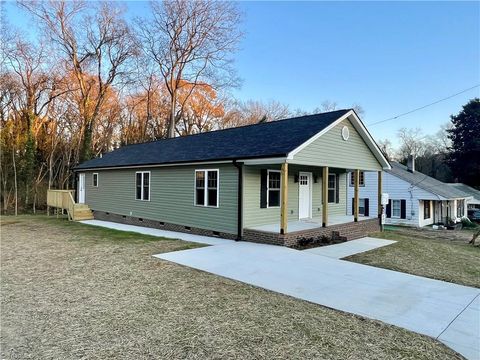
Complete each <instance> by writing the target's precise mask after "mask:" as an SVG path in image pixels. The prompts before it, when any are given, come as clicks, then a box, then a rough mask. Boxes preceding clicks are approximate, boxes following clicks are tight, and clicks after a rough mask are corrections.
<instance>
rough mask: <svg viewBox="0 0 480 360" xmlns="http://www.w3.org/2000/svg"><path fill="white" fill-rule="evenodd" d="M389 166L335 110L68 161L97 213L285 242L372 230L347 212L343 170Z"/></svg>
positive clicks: (355, 122)
mask: <svg viewBox="0 0 480 360" xmlns="http://www.w3.org/2000/svg"><path fill="white" fill-rule="evenodd" d="M389 167H390V166H389V164H388V161H387V160H386V159H385V158H384V156H383V155H382V153H381V151H380V150H379V148H378V146H377V145H376V144H375V142H374V140H373V139H372V137H371V136H370V134H369V133H368V131H367V129H366V128H365V126H364V124H363V123H362V121H361V120H360V119H359V118H358V116H357V115H356V113H355V112H354V111H353V110H339V111H333V112H328V113H322V114H317V115H309V116H302V117H297V118H291V119H286V120H279V121H274V122H268V123H260V124H256V125H248V126H243V127H238V128H233V129H226V130H219V131H212V132H209V133H202V134H196V135H191V136H185V137H178V138H173V139H165V140H158V141H153V142H148V143H142V144H134V145H128V146H124V147H122V148H120V149H117V150H115V151H112V152H110V153H107V154H105V155H104V156H103V157H101V158H97V159H93V160H90V161H87V162H85V163H82V164H80V165H79V166H78V167H76V168H75V171H76V173H77V194H76V195H77V202H79V203H82V204H86V205H88V207H89V208H90V209H91V210H92V211H93V215H94V217H95V218H97V219H101V220H108V221H115V222H122V223H127V224H134V225H140V226H151V227H157V228H164V229H168V230H175V231H188V232H194V233H198V234H203V235H210V236H220V237H225V238H231V239H238V240H248V241H256V242H266V243H272V244H279V245H287V246H291V245H295V244H296V242H297V241H298V240H299V239H300V238H302V237H305V236H319V235H332V234H334V235H340V236H345V237H347V238H348V239H351V238H356V237H360V236H364V235H365V233H366V232H368V231H373V230H376V229H377V228H378V226H379V218H378V216H377V214H375V215H374V216H371V217H368V218H362V217H360V216H359V215H358V211H357V212H354V215H353V216H351V215H347V214H348V213H349V212H348V211H347V210H348V206H349V205H350V206H351V203H350V204H349V203H348V201H347V174H348V172H351V171H363V172H365V171H373V172H377V173H379V174H381V171H382V170H383V169H388V168H389ZM379 179H380V183H379V186H378V189H379V192H380V191H381V176H380V177H379ZM357 207H358V200H357Z"/></svg>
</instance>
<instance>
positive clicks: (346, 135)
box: [342, 126, 350, 141]
mask: <svg viewBox="0 0 480 360" xmlns="http://www.w3.org/2000/svg"><path fill="white" fill-rule="evenodd" d="M349 137H350V131H349V130H348V127H346V126H344V127H343V128H342V138H343V140H345V141H347V140H348V138H349Z"/></svg>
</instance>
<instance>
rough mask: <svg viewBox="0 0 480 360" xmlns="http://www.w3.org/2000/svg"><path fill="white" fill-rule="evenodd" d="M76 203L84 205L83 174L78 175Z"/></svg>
mask: <svg viewBox="0 0 480 360" xmlns="http://www.w3.org/2000/svg"><path fill="white" fill-rule="evenodd" d="M78 202H79V203H80V204H85V173H80V174H78Z"/></svg>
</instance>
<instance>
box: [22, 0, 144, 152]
mask: <svg viewBox="0 0 480 360" xmlns="http://www.w3.org/2000/svg"><path fill="white" fill-rule="evenodd" d="M20 4H21V6H23V7H24V8H25V9H27V10H28V11H30V12H31V13H32V14H34V15H35V16H36V17H37V18H38V19H39V21H40V22H41V24H42V25H43V27H44V29H45V30H46V32H47V33H48V34H49V36H50V38H51V40H52V41H53V42H54V44H56V47H57V48H58V49H59V50H60V51H61V53H62V54H63V58H64V60H65V66H66V68H67V71H68V72H71V73H72V74H73V76H74V79H75V80H76V82H75V85H74V89H71V90H76V91H78V92H79V94H80V96H81V98H80V101H79V102H78V111H79V114H80V116H81V117H82V120H83V123H82V138H81V146H80V153H79V160H80V161H84V160H87V159H89V158H91V156H92V133H93V129H94V126H95V122H96V120H97V118H98V116H99V112H100V108H101V107H102V105H103V102H104V101H105V99H106V97H107V93H108V91H109V89H110V88H111V87H112V86H113V85H114V83H115V81H117V80H118V79H119V78H121V77H122V76H123V75H125V72H126V71H127V67H126V66H125V65H126V64H127V62H128V60H130V58H131V57H132V56H133V55H135V54H136V47H135V42H134V39H133V36H132V34H131V31H130V28H129V26H128V25H127V23H126V22H125V21H124V19H123V17H122V15H123V13H122V10H121V9H120V8H119V7H118V6H115V5H114V4H113V3H107V2H104V3H101V4H100V5H99V7H92V6H90V3H86V2H83V1H66V0H62V1H49V2H28V1H22V2H21V3H20ZM92 9H93V10H94V13H93V14H91V12H90V11H89V10H92Z"/></svg>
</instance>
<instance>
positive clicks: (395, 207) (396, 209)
mask: <svg viewBox="0 0 480 360" xmlns="http://www.w3.org/2000/svg"><path fill="white" fill-rule="evenodd" d="M401 208H402V204H401V201H400V200H392V217H393V218H400V216H401Z"/></svg>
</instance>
